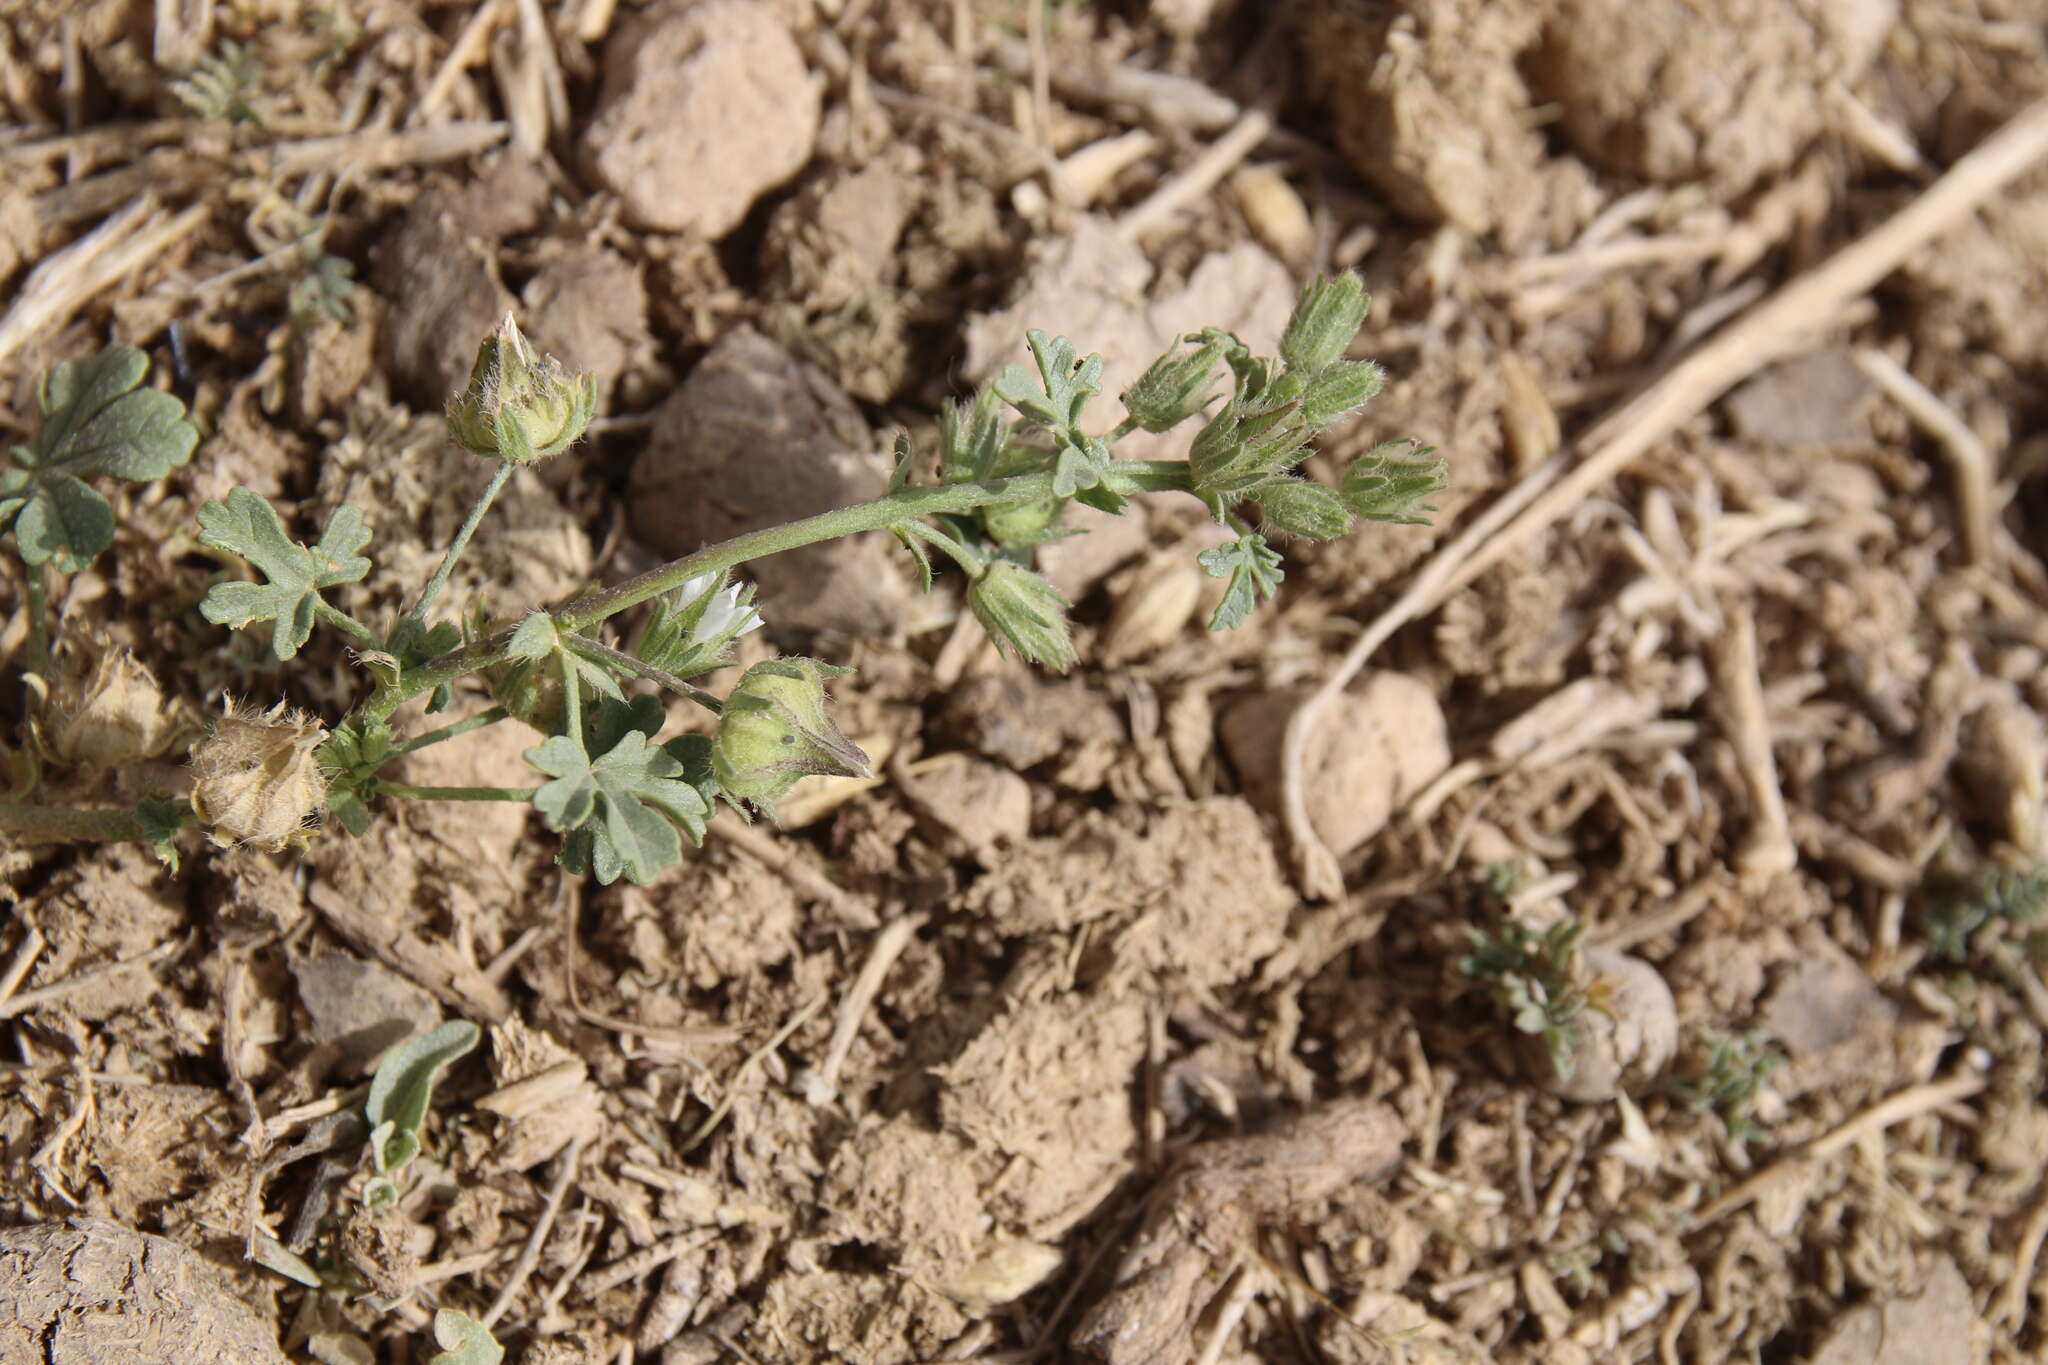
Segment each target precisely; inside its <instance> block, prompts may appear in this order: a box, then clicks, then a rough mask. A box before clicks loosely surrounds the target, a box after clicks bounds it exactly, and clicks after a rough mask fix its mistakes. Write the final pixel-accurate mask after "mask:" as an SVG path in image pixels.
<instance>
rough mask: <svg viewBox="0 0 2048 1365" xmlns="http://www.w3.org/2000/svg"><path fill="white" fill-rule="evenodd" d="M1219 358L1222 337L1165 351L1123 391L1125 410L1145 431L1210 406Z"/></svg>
mask: <svg viewBox="0 0 2048 1365" xmlns="http://www.w3.org/2000/svg"><path fill="white" fill-rule="evenodd" d="M1222 358H1223V343H1222V342H1221V341H1208V342H1205V343H1203V344H1201V345H1198V346H1196V347H1195V349H1193V350H1191V351H1181V350H1177V349H1176V350H1172V351H1168V352H1167V353H1166V354H1165V355H1163V356H1160V357H1159V359H1157V360H1155V361H1153V362H1152V365H1151V367H1150V368H1149V369H1147V370H1146V371H1145V373H1143V374H1142V375H1140V376H1138V382H1137V383H1135V384H1133V385H1131V387H1130V388H1128V389H1126V390H1125V391H1124V410H1125V411H1127V412H1129V413H1130V414H1131V418H1132V420H1133V421H1135V422H1137V424H1138V425H1139V426H1140V427H1143V428H1144V429H1145V430H1146V431H1166V430H1168V429H1169V428H1171V427H1174V426H1177V425H1178V424H1180V423H1181V422H1184V421H1186V420H1187V419H1188V418H1190V417H1193V416H1194V415H1195V414H1196V413H1198V412H1200V411H1201V410H1202V409H1203V408H1206V407H1208V406H1209V399H1210V398H1211V397H1212V392H1211V391H1212V390H1213V389H1214V387H1215V384H1216V366H1217V362H1219V361H1220V360H1222Z"/></svg>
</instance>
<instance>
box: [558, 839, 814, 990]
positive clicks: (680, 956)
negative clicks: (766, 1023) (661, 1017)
mask: <svg viewBox="0 0 2048 1365" xmlns="http://www.w3.org/2000/svg"><path fill="white" fill-rule="evenodd" d="M595 908H596V910H597V912H598V913H599V915H600V916H601V917H602V919H603V921H604V924H605V929H604V933H605V935H606V937H607V938H611V939H614V940H617V941H619V942H620V944H621V946H622V947H624V949H625V950H626V952H627V953H628V954H630V956H631V957H632V960H633V961H634V962H636V963H638V964H639V965H640V967H641V969H642V970H644V971H647V972H650V973H656V974H658V975H659V976H661V977H662V978H663V979H666V980H674V981H678V982H682V983H685V984H687V985H689V986H692V987H695V988H696V989H698V990H706V991H708V990H713V989H716V988H717V987H718V986H719V985H720V984H721V983H723V982H728V981H735V980H746V979H748V978H752V977H756V976H758V975H759V974H760V973H762V972H765V971H769V970H771V969H773V968H775V967H777V966H779V965H780V964H782V963H784V962H787V961H788V960H789V959H790V957H791V955H792V954H794V953H795V952H796V950H797V933H798V931H799V930H800V929H802V927H803V920H804V917H803V911H802V909H801V908H800V907H799V906H798V904H797V900H796V897H795V896H794V895H793V894H792V893H791V892H790V889H789V884H788V883H787V882H785V881H784V880H783V879H782V878H780V877H778V876H776V875H775V874H774V873H773V872H770V871H769V870H768V869H767V868H765V867H762V866H761V865H760V864H759V863H757V862H755V861H754V860H753V859H752V858H748V857H744V856H739V855H734V856H730V857H725V856H715V855H709V854H707V855H706V856H703V857H698V858H691V859H688V860H687V861H685V862H684V864H683V865H682V867H681V868H679V869H677V870H676V871H674V872H671V873H670V874H669V875H668V876H666V877H663V878H662V879H661V880H660V881H658V882H657V883H655V884H654V885H653V886H650V887H644V888H643V887H637V886H632V885H630V884H627V883H619V884H616V885H614V886H611V887H608V888H606V889H605V890H604V891H602V892H600V893H599V894H598V897H597V900H596V906H595Z"/></svg>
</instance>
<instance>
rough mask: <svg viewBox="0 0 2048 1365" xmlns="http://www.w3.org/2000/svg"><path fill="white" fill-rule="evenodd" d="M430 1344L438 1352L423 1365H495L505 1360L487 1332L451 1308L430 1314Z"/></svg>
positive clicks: (502, 1353)
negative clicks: (432, 1318)
mask: <svg viewBox="0 0 2048 1365" xmlns="http://www.w3.org/2000/svg"><path fill="white" fill-rule="evenodd" d="M434 1344H435V1345H436V1346H439V1347H440V1348H441V1349H440V1350H439V1351H437V1352H436V1353H435V1354H433V1355H432V1356H429V1357H428V1358H427V1365H498V1362H499V1361H501V1360H503V1359H504V1358H505V1348H504V1347H502V1346H500V1345H499V1344H498V1341H497V1338H495V1337H493V1336H492V1335H491V1329H490V1328H488V1327H486V1326H484V1325H483V1324H482V1323H480V1322H478V1321H477V1320H476V1319H475V1318H473V1317H470V1316H469V1315H468V1314H467V1313H458V1312H456V1311H455V1310H454V1309H453V1308H443V1309H440V1310H439V1311H438V1312H436V1313H435V1314H434Z"/></svg>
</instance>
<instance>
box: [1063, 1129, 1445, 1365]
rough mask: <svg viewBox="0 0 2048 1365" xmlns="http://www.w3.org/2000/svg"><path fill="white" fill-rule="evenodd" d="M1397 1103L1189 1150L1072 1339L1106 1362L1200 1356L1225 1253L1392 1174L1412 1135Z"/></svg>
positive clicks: (1167, 1363)
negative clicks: (1207, 1306) (1206, 1310)
mask: <svg viewBox="0 0 2048 1365" xmlns="http://www.w3.org/2000/svg"><path fill="white" fill-rule="evenodd" d="M1404 1136H1405V1135H1404V1133H1403V1132H1402V1128H1401V1122H1400V1119H1399V1118H1398V1117H1396V1115H1395V1113H1394V1111H1393V1110H1392V1109H1390V1108H1388V1107H1387V1106H1386V1105H1384V1104H1380V1103H1377V1102H1375V1101H1371V1100H1357V1099H1353V1100H1341V1101H1337V1102H1335V1103H1332V1104H1329V1105H1326V1106H1324V1107H1322V1108H1320V1109H1316V1110H1311V1111H1310V1112H1308V1113H1305V1114H1301V1115H1297V1116H1296V1117H1294V1118H1290V1119H1287V1120H1285V1121H1284V1122H1282V1123H1279V1124H1277V1125H1275V1126H1274V1127H1273V1128H1272V1129H1270V1130H1268V1131H1266V1132H1264V1133H1259V1134H1255V1135H1253V1136H1251V1137H1237V1138H1218V1139H1216V1140H1214V1141H1211V1142H1205V1143H1202V1144H1200V1145H1198V1146H1196V1147H1194V1148H1193V1149H1191V1150H1190V1151H1189V1152H1188V1153H1187V1155H1186V1156H1185V1157H1184V1158H1183V1159H1182V1162H1181V1164H1180V1166H1179V1167H1178V1168H1177V1169H1176V1170H1175V1171H1174V1173H1173V1174H1172V1175H1170V1176H1168V1177H1167V1178H1166V1179H1165V1180H1163V1181H1161V1182H1160V1184H1159V1187H1158V1188H1157V1189H1155V1190H1154V1191H1153V1193H1152V1197H1151V1199H1150V1200H1148V1201H1147V1203H1146V1206H1145V1222H1144V1225H1143V1226H1142V1227H1141V1228H1140V1229H1139V1232H1138V1235H1137V1237H1136V1239H1135V1240H1134V1241H1133V1242H1132V1244H1131V1249H1130V1250H1129V1251H1128V1252H1126V1253H1125V1255H1124V1258H1123V1262H1122V1264H1121V1265H1119V1266H1118V1268H1117V1274H1116V1285H1115V1287H1114V1288H1113V1289H1111V1290H1110V1291H1109V1293H1108V1294H1106V1295H1104V1296H1103V1298H1102V1299H1101V1300H1099V1301H1098V1302H1097V1303H1096V1304H1095V1306H1094V1307H1093V1308H1091V1309H1089V1311H1088V1312H1087V1313H1086V1314H1085V1315H1084V1316H1083V1317H1082V1319H1081V1321H1080V1324H1079V1325H1078V1326H1077V1327H1076V1328H1075V1329H1074V1334H1073V1336H1072V1337H1071V1338H1070V1339H1069V1340H1070V1344H1071V1345H1072V1346H1073V1347H1074V1348H1075V1349H1076V1350H1078V1351H1080V1352H1081V1353H1082V1354H1083V1355H1086V1356H1088V1357H1090V1358H1092V1359H1095V1360H1100V1361H1103V1362H1105V1365H1140V1362H1143V1363H1144V1365H1181V1363H1182V1362H1186V1361H1189V1360H1192V1359H1194V1356H1195V1349H1194V1331H1195V1327H1196V1325H1197V1323H1198V1322H1199V1320H1200V1318H1201V1316H1202V1307H1203V1303H1204V1301H1205V1300H1206V1299H1207V1298H1209V1297H1210V1296H1211V1295H1213V1293H1214V1292H1215V1291H1216V1290H1217V1289H1218V1288H1220V1287H1221V1280H1222V1278H1223V1274H1224V1272H1225V1271H1226V1270H1227V1269H1228V1265H1227V1264H1221V1265H1219V1264H1217V1260H1218V1259H1219V1257H1220V1258H1222V1259H1224V1260H1225V1261H1226V1262H1227V1259H1228V1258H1229V1257H1230V1256H1232V1255H1234V1254H1235V1252H1236V1250H1237V1249H1240V1248H1243V1247H1245V1246H1248V1245H1251V1244H1252V1242H1253V1239H1254V1238H1255V1236H1256V1232H1257V1228H1258V1226H1259V1224H1261V1223H1264V1222H1267V1221H1269V1220H1273V1219H1277V1218H1283V1217H1287V1216H1289V1215H1290V1214H1294V1213H1297V1212H1306V1210H1307V1207H1308V1206H1309V1205H1312V1204H1315V1203H1316V1202H1317V1201H1319V1200H1323V1199H1327V1198H1329V1197H1330V1196H1332V1195H1334V1194H1336V1193H1338V1192H1339V1191H1341V1190H1344V1189H1346V1188H1348V1187H1351V1186H1353V1185H1357V1184H1359V1183H1360V1182H1362V1181H1367V1180H1373V1179H1376V1178H1378V1177H1379V1176H1381V1175H1384V1174H1385V1173H1386V1172H1387V1171H1389V1170H1391V1169H1392V1168H1393V1166H1394V1165H1395V1163H1397V1162H1398V1161H1399V1160H1400V1158H1401V1143H1402V1140H1403V1137H1404Z"/></svg>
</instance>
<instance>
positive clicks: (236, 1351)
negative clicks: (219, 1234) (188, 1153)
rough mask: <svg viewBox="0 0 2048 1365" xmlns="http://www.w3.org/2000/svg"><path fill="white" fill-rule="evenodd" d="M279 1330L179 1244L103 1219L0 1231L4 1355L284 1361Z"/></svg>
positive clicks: (50, 1363) (87, 1360)
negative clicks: (278, 1339) (279, 1344)
mask: <svg viewBox="0 0 2048 1365" xmlns="http://www.w3.org/2000/svg"><path fill="white" fill-rule="evenodd" d="M285 1359H286V1358H285V1354H284V1352H283V1351H281V1350H279V1349H278V1346H277V1326H276V1324H275V1323H273V1322H271V1321H269V1320H268V1319H267V1318H266V1317H265V1316H264V1315H263V1314H262V1313H259V1312H258V1311H257V1310H256V1309H254V1308H252V1307H251V1306H250V1305H249V1304H248V1303H246V1302H244V1301H243V1300H242V1299H240V1298H238V1297H237V1296H236V1294H235V1291H234V1289H233V1288H232V1286H231V1285H230V1284H229V1282H228V1279H227V1277H226V1276H225V1275H224V1274H222V1273H221V1272H220V1271H219V1270H218V1269H216V1268H215V1267H214V1266H213V1265H212V1264H210V1263H209V1262H207V1261H206V1260H204V1259H202V1258H201V1257H200V1256H199V1255H198V1254H197V1253H195V1252H192V1251H189V1250H187V1249H186V1248H185V1247H183V1246H180V1245H179V1244H178V1243H176V1242H172V1241H167V1240H165V1239H164V1238H162V1237H152V1236H150V1235H148V1234H147V1233H141V1232H135V1231H133V1230H131V1229H129V1228H125V1227H122V1226H121V1225H120V1224H119V1223H114V1222H110V1221H108V1220H107V1219H104V1218H74V1219H71V1220H70V1221H69V1222H68V1223H34V1224H31V1225H29V1226H28V1227H20V1228H6V1229H0V1361H8V1362H23V1363H24V1365H25V1363H26V1362H28V1361H36V1362H39V1365H116V1363H117V1362H118V1365H191V1362H193V1361H195V1360H204V1361H209V1362H217V1365H285Z"/></svg>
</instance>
